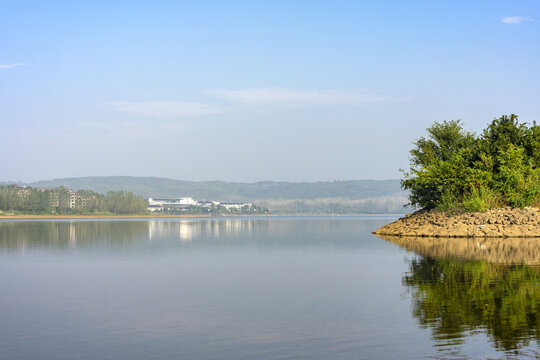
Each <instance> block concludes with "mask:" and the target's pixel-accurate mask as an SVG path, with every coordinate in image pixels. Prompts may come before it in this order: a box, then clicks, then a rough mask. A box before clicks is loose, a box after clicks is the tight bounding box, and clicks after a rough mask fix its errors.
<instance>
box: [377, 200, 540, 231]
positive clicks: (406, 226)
mask: <svg viewBox="0 0 540 360" xmlns="http://www.w3.org/2000/svg"><path fill="white" fill-rule="evenodd" d="M373 233H374V234H376V235H392V236H420V237H425V236H428V237H540V209H539V208H535V207H526V208H523V209H520V208H510V207H505V208H499V209H493V210H488V211H485V212H480V213H463V214H447V213H444V212H438V211H424V210H420V211H417V212H415V213H413V214H409V215H406V216H405V217H403V218H401V219H399V220H397V221H395V222H393V223H391V224H388V225H385V226H383V227H381V228H380V229H378V230H376V231H374V232H373Z"/></svg>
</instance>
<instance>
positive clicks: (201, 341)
mask: <svg viewBox="0 0 540 360" xmlns="http://www.w3.org/2000/svg"><path fill="white" fill-rule="evenodd" d="M391 220H393V219H392V218H389V217H386V218H385V217H354V218H341V217H340V218H274V217H272V218H237V219H231V218H229V219H223V218H222V219H182V220H168V219H167V220H134V221H133V220H129V221H118V220H116V221H3V222H0V287H1V288H2V296H0V319H1V325H0V349H2V357H3V358H10V359H11V358H16V359H73V358H78V359H96V358H101V359H117V358H129V359H178V358H190V359H253V358H257V359H279V358H282V359H293V358H294V359H298V358H306V359H351V358H359V359H389V358H397V357H399V358H402V359H416V358H433V357H435V358H486V357H490V358H503V357H505V356H508V355H511V356H519V357H525V358H526V357H530V358H535V357H536V356H538V355H539V353H538V351H537V345H538V338H539V336H538V333H539V331H540V330H539V329H540V327H539V324H538V321H539V320H538V319H540V316H537V314H538V311H540V309H538V305H537V304H538V303H540V301H538V300H539V297H540V296H539V294H540V292H539V289H538V272H537V270H536V269H535V268H534V267H532V266H520V265H517V266H506V265H500V264H491V263H487V262H483V261H482V260H461V259H459V258H456V257H455V256H454V257H453V254H448V255H449V257H445V256H441V254H440V251H437V252H436V253H437V258H432V257H430V254H431V253H426V252H424V253H423V255H422V256H421V255H416V254H415V253H413V252H407V251H406V250H403V249H402V248H400V247H399V246H397V245H395V244H393V243H392V242H390V241H385V240H383V239H380V238H378V237H376V236H374V235H372V234H371V231H373V230H375V229H376V228H378V227H379V226H381V225H383V224H384V223H387V222H389V221H391ZM433 253H435V252H433ZM454 255H455V254H454ZM474 289H479V290H478V291H476V292H475V290H474Z"/></svg>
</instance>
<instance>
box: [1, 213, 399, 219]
mask: <svg viewBox="0 0 540 360" xmlns="http://www.w3.org/2000/svg"><path fill="white" fill-rule="evenodd" d="M280 216H286V217H343V218H346V217H356V216H373V217H398V216H403V214H331V215H329V214H246V215H244V214H226V215H208V214H184V215H163V214H161V215H158V214H156V215H142V214H141V215H95V214H89V215H66V214H62V215H54V214H46V215H35V214H15V215H0V220H6V219H7V220H10V219H11V220H17V219H28V220H32V219H44V220H49V219H53V220H54V219H89V220H92V219H163V218H172V219H184V218H188V219H189V218H212V217H215V218H221V217H280Z"/></svg>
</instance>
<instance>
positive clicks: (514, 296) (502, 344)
mask: <svg viewBox="0 0 540 360" xmlns="http://www.w3.org/2000/svg"><path fill="white" fill-rule="evenodd" d="M539 280H540V272H539V269H538V268H535V267H530V266H527V265H511V266H506V265H496V264H490V263H487V262H484V261H459V260H449V259H434V258H430V257H425V258H422V257H420V258H418V259H413V260H412V261H411V263H410V268H409V272H408V273H407V274H406V275H405V276H404V277H403V284H404V285H405V286H406V287H407V288H408V290H410V293H411V296H412V304H413V315H414V316H415V317H416V318H417V319H418V321H419V323H420V324H421V325H422V326H425V327H428V328H430V329H431V331H432V335H433V338H434V340H435V341H436V342H437V343H438V344H439V345H441V346H442V347H443V348H444V349H445V350H447V349H448V348H452V347H453V346H455V345H459V344H462V343H463V342H465V341H466V339H467V337H468V336H469V335H470V334H471V333H474V332H475V331H485V332H486V333H487V335H488V336H489V338H490V340H491V341H492V342H493V343H494V345H495V347H496V348H498V349H501V350H506V351H510V350H518V349H520V348H522V347H525V346H529V345H530V342H531V341H535V342H536V343H539V340H540V285H539Z"/></svg>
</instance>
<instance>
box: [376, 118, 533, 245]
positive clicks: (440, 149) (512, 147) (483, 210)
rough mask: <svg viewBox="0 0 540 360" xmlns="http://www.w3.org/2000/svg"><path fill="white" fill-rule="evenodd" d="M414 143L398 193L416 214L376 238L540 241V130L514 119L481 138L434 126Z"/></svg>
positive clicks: (453, 126)
mask: <svg viewBox="0 0 540 360" xmlns="http://www.w3.org/2000/svg"><path fill="white" fill-rule="evenodd" d="M427 131H428V134H429V135H428V137H427V138H425V137H422V138H420V139H419V140H418V141H416V142H415V143H414V148H413V149H412V150H411V152H410V155H411V156H410V162H411V164H410V165H411V166H410V170H409V171H408V172H405V171H403V172H404V179H403V180H402V181H401V185H402V187H403V189H405V190H408V191H409V202H410V205H411V206H415V207H416V208H419V209H420V210H419V211H416V212H414V213H413V214H409V215H407V216H405V217H404V218H401V219H399V220H397V221H395V222H393V223H391V224H388V225H385V226H383V227H381V228H380V229H378V230H376V231H375V232H374V234H377V235H387V236H388V235H390V236H416V237H540V208H539V205H540V126H539V125H537V124H536V123H533V124H532V125H531V126H527V124H524V123H519V122H518V119H517V116H516V115H510V116H502V117H501V118H499V119H495V120H493V121H492V122H491V123H490V124H489V125H488V127H487V128H486V129H485V130H484V131H483V132H482V134H481V135H480V136H476V135H475V134H473V133H471V132H468V131H465V130H464V129H463V127H462V125H461V122H460V121H459V120H458V121H444V122H442V123H437V122H435V123H434V125H432V126H431V127H430V128H428V129H427Z"/></svg>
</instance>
